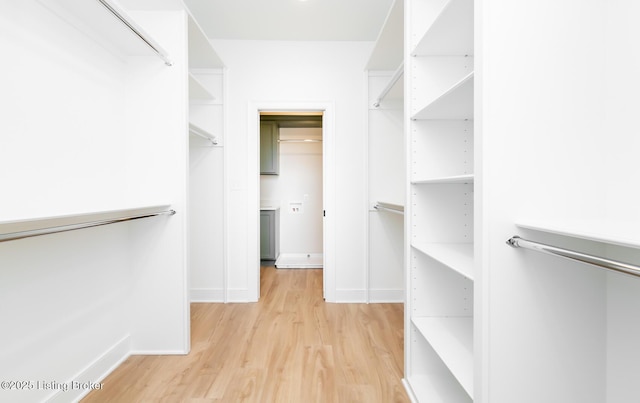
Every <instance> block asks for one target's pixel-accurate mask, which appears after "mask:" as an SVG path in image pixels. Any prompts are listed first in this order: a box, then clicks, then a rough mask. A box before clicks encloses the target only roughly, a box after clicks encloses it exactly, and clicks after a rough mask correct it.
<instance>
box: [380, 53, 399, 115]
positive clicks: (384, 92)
mask: <svg viewBox="0 0 640 403" xmlns="http://www.w3.org/2000/svg"><path fill="white" fill-rule="evenodd" d="M403 75H404V62H402V63H400V67H398V68H397V69H396V71H395V72H394V73H393V76H391V79H390V80H389V82H388V83H387V86H386V87H384V89H383V90H382V92H381V93H380V95H379V96H378V98H376V100H375V101H373V106H374V107H375V108H377V107H379V106H380V103H381V102H382V100H383V99H384V97H386V96H387V94H388V93H389V91H391V88H393V86H394V85H396V83H397V82H398V80H399V79H400V77H402V76H403Z"/></svg>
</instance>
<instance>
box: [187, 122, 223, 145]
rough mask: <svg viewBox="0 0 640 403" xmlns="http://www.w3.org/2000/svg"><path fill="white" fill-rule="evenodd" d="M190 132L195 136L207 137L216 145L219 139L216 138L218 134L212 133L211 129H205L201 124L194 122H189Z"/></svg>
mask: <svg viewBox="0 0 640 403" xmlns="http://www.w3.org/2000/svg"><path fill="white" fill-rule="evenodd" d="M189 134H193V135H195V136H198V137H202V138H205V139H207V140H209V141H211V143H212V144H214V145H216V144H218V140H217V139H216V136H215V135H214V134H213V133H210V132H209V131H207V130H204V129H203V128H201V127H200V126H197V125H195V124H193V123H189Z"/></svg>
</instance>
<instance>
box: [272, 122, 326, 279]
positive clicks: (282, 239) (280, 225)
mask: <svg viewBox="0 0 640 403" xmlns="http://www.w3.org/2000/svg"><path fill="white" fill-rule="evenodd" d="M322 115H323V112H322V111H309V112H270V111H263V112H260V260H261V262H262V264H263V265H274V266H275V267H276V268H277V269H322V268H323V249H324V248H323V223H322V221H323V204H322V201H323V198H322V193H323V192H322V191H323V189H322V183H323V181H322V172H323V169H322V157H323V155H322Z"/></svg>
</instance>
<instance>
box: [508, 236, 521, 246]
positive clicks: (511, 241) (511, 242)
mask: <svg viewBox="0 0 640 403" xmlns="http://www.w3.org/2000/svg"><path fill="white" fill-rule="evenodd" d="M519 239H520V237H519V236H517V235H514V236H512V237H511V238H509V239H507V245H509V246H511V247H513V248H517V247H518V246H520V245H518V240H519Z"/></svg>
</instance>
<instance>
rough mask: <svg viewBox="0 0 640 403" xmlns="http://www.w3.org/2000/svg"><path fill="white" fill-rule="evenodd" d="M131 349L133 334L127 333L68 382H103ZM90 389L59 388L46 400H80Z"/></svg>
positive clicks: (51, 402) (51, 401)
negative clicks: (65, 389)
mask: <svg viewBox="0 0 640 403" xmlns="http://www.w3.org/2000/svg"><path fill="white" fill-rule="evenodd" d="M130 350H131V336H130V335H127V336H125V337H124V338H122V339H121V340H120V341H118V342H117V343H115V344H114V345H113V346H111V347H110V348H109V349H107V351H105V352H104V353H103V354H101V355H100V356H99V357H98V358H96V359H95V360H94V361H93V362H92V363H91V364H89V365H87V366H86V367H85V369H83V370H82V371H80V372H79V373H78V374H77V375H76V376H74V377H73V378H71V379H70V380H69V381H68V382H67V384H71V382H80V383H84V382H92V383H94V384H95V383H101V382H102V381H103V380H104V379H105V378H106V377H107V375H109V374H110V373H112V372H113V371H114V370H115V369H116V368H118V367H119V366H120V365H121V364H122V363H123V362H124V361H125V360H126V359H127V358H129V356H130V355H131V354H130ZM89 392H91V390H90V389H87V390H85V389H72V388H69V389H68V390H67V391H66V392H65V391H62V390H58V391H56V392H54V393H53V394H51V395H50V396H49V397H48V398H47V399H45V401H46V402H49V403H56V402H61V403H62V402H70V401H73V402H78V401H80V400H81V399H82V398H83V397H85V396H86V395H87V394H88V393H89Z"/></svg>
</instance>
